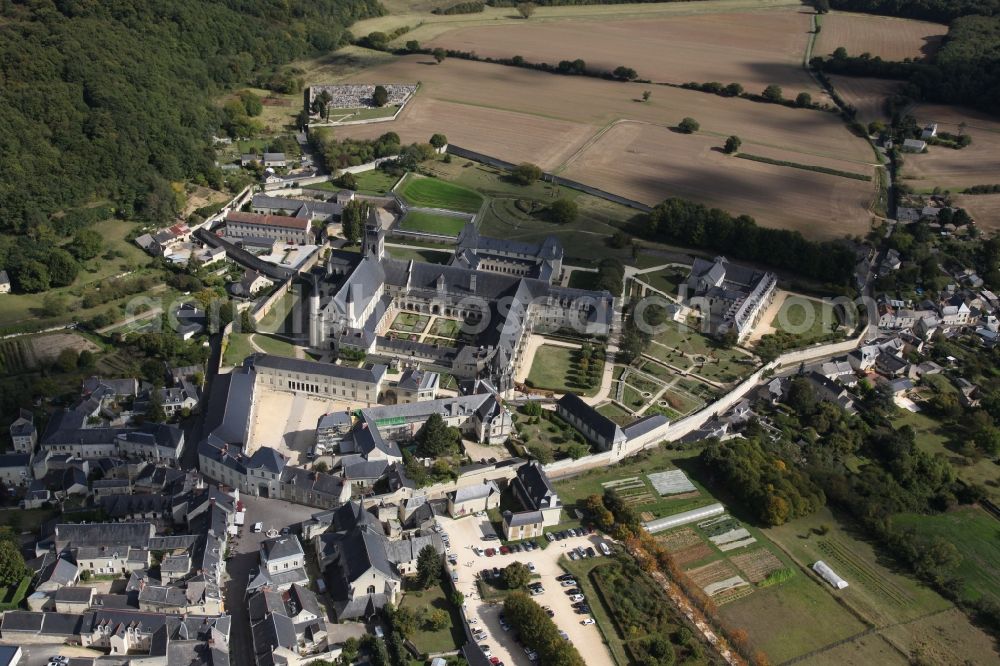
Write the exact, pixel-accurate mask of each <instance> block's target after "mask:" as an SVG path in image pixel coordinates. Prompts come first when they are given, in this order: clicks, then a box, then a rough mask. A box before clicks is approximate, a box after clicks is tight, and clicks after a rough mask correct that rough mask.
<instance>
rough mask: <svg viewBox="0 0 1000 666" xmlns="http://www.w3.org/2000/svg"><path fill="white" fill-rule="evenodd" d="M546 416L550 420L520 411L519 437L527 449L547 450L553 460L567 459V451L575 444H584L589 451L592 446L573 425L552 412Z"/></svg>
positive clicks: (546, 413)
mask: <svg viewBox="0 0 1000 666" xmlns="http://www.w3.org/2000/svg"><path fill="white" fill-rule="evenodd" d="M544 416H548V417H549V418H543V417H541V416H540V417H529V416H527V415H525V414H524V412H523V411H521V410H518V420H517V425H516V429H517V436H518V439H520V440H521V442H522V443H523V444H524V445H525V446H526V447H528V448H529V449H536V448H538V449H543V450H546V451H548V452H549V453H550V454H551V456H552V458H553V459H559V458H565V457H566V456H567V453H566V449H567V448H568V447H570V446H572V445H574V444H582V445H583V446H584V447H586V449H588V450H589V448H590V444H589V443H588V442H587V440H586V439H584V438H583V437H582V436H581V435H580V434H579V433H577V431H576V429H574V428H573V427H572V426H571V425H569V424H568V423H566V422H565V421H563V420H562V419H561V418H559V417H558V416H556V415H555V414H553V413H552V412H545V413H544ZM535 418H538V422H537V423H534V420H535ZM532 453H534V452H532Z"/></svg>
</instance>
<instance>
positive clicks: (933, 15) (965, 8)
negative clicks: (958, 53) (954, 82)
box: [830, 0, 1000, 23]
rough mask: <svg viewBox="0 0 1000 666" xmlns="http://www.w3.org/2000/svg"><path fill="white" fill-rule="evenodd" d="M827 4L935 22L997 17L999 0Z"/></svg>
mask: <svg viewBox="0 0 1000 666" xmlns="http://www.w3.org/2000/svg"><path fill="white" fill-rule="evenodd" d="M830 7H832V8H833V9H840V10H843V11H848V12H863V13H865V14H884V15H886V16H900V17H903V18H914V19H922V20H924V21H936V22H938V23H947V22H949V21H950V20H952V19H953V18H958V17H959V16H968V15H969V14H981V15H983V16H1000V0H830Z"/></svg>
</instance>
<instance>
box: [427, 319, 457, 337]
mask: <svg viewBox="0 0 1000 666" xmlns="http://www.w3.org/2000/svg"><path fill="white" fill-rule="evenodd" d="M461 332H462V322H460V321H457V320H455V319H442V318H440V317H438V318H437V319H435V320H434V325H433V326H431V330H430V334H431V335H434V336H437V337H439V338H451V339H452V340H455V339H458V336H459V334H460V333H461Z"/></svg>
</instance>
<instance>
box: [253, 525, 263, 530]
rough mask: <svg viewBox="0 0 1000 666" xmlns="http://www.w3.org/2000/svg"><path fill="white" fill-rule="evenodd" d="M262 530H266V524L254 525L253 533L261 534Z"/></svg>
mask: <svg viewBox="0 0 1000 666" xmlns="http://www.w3.org/2000/svg"><path fill="white" fill-rule="evenodd" d="M262 529H264V523H254V524H253V531H254V532H260V531H261V530H262Z"/></svg>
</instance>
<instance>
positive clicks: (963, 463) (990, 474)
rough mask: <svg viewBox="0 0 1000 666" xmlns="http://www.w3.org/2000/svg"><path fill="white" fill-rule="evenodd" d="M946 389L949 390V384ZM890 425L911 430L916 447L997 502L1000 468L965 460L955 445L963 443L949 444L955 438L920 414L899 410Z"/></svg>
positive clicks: (988, 461) (987, 460)
mask: <svg viewBox="0 0 1000 666" xmlns="http://www.w3.org/2000/svg"><path fill="white" fill-rule="evenodd" d="M948 385H949V386H951V384H950V383H949V384H948ZM952 388H954V387H952ZM892 424H893V425H894V426H896V427H897V428H901V427H902V426H904V425H908V426H910V427H911V428H913V432H914V434H915V435H916V441H917V446H919V447H920V448H921V449H923V450H924V451H926V452H928V453H930V454H941V455H943V456H944V457H945V458H947V459H948V461H949V462H950V463H951V464H952V466H953V467H954V468H955V474H957V475H958V477H959V478H960V479H962V480H963V481H965V482H967V483H977V484H980V485H982V486H983V487H984V488H986V490H987V492H988V493H989V495H990V498H991V499H992V500H993V501H994V502H998V501H1000V465H998V464H997V463H996V462H994V459H993V458H988V457H968V456H966V455H964V454H963V453H962V452H960V451H959V450H956V444H959V445H960V444H962V443H964V441H965V440H964V439H962V438H957V439H958V441H953V440H955V439H956V438H954V436H953V435H951V436H950V434H949V432H948V428H947V427H946V426H944V425H942V424H941V423H940V422H938V421H936V420H934V419H933V418H931V417H930V416H926V415H925V414H923V413H914V412H911V411H908V410H902V409H901V410H899V412H898V415H897V416H896V418H894V419H893V421H892ZM970 449H971V447H970Z"/></svg>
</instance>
